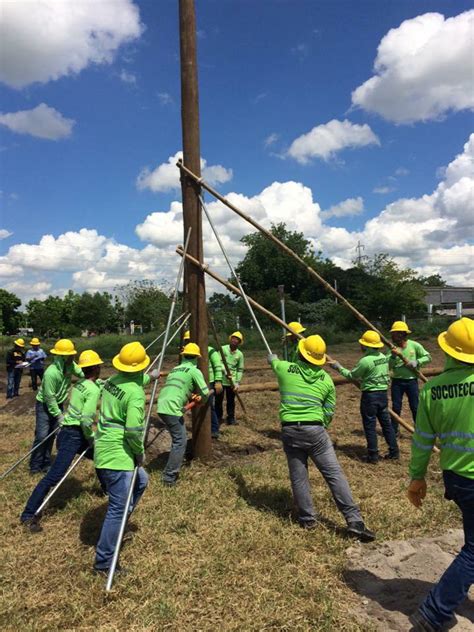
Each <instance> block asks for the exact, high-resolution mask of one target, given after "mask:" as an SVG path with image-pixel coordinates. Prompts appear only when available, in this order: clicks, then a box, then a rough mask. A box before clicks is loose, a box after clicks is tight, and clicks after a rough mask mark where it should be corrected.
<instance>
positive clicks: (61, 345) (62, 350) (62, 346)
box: [51, 338, 77, 356]
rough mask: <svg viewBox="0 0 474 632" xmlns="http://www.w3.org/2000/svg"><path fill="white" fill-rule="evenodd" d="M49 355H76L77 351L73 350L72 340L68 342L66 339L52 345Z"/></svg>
mask: <svg viewBox="0 0 474 632" xmlns="http://www.w3.org/2000/svg"><path fill="white" fill-rule="evenodd" d="M51 353H53V354H54V355H62V356H69V355H76V353H77V351H76V349H75V348H74V343H73V341H72V340H68V339H67V338H61V339H60V340H58V341H57V343H56V344H55V345H54V347H53V349H51Z"/></svg>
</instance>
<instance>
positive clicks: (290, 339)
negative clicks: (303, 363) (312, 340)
mask: <svg viewBox="0 0 474 632" xmlns="http://www.w3.org/2000/svg"><path fill="white" fill-rule="evenodd" d="M288 327H289V328H290V329H291V331H292V332H293V333H290V332H288V333H287V334H286V336H285V339H286V342H287V345H288V347H287V349H288V361H289V362H296V360H297V359H298V343H299V341H300V338H299V336H298V334H300V335H301V334H302V333H303V332H304V331H306V327H303V325H302V324H301V323H299V322H298V321H296V320H295V321H293V322H291V323H288ZM285 339H284V340H285Z"/></svg>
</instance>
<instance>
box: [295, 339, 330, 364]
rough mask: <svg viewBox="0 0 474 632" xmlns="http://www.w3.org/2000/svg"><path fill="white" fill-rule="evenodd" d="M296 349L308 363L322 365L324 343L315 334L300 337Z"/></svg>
mask: <svg viewBox="0 0 474 632" xmlns="http://www.w3.org/2000/svg"><path fill="white" fill-rule="evenodd" d="M298 351H299V352H300V353H301V355H302V356H303V358H304V359H305V360H307V361H308V362H309V363H310V364H315V365H316V366H322V365H323V364H324V363H325V362H326V343H325V342H324V340H323V339H322V338H321V336H318V335H317V334H316V335H314V336H308V337H307V338H302V339H301V340H300V341H299V343H298Z"/></svg>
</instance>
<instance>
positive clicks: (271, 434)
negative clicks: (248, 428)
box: [257, 428, 281, 441]
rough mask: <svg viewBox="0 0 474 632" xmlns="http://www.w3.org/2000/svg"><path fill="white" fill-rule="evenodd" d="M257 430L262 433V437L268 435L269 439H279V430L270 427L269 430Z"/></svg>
mask: <svg viewBox="0 0 474 632" xmlns="http://www.w3.org/2000/svg"><path fill="white" fill-rule="evenodd" d="M257 432H259V434H262V435H263V436H264V437H268V438H269V439H276V440H278V441H280V440H281V432H280V430H275V429H274V428H270V429H269V430H258V431H257Z"/></svg>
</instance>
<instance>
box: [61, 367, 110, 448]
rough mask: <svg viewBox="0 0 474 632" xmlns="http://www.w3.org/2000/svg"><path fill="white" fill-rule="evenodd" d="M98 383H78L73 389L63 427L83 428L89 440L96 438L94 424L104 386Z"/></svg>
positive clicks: (83, 381) (80, 381) (84, 380)
mask: <svg viewBox="0 0 474 632" xmlns="http://www.w3.org/2000/svg"><path fill="white" fill-rule="evenodd" d="M97 382H99V381H97ZM97 382H94V381H93V380H86V379H83V380H79V381H78V382H76V383H75V384H74V386H73V387H72V390H71V398H70V400H69V406H68V409H67V411H66V414H65V415H64V421H63V426H81V429H82V432H83V434H84V436H85V438H86V439H87V440H90V439H93V437H94V431H93V430H92V423H93V422H94V419H95V415H96V412H97V404H98V403H99V399H100V393H101V385H102V384H103V382H102V383H101V382H99V383H97Z"/></svg>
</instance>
